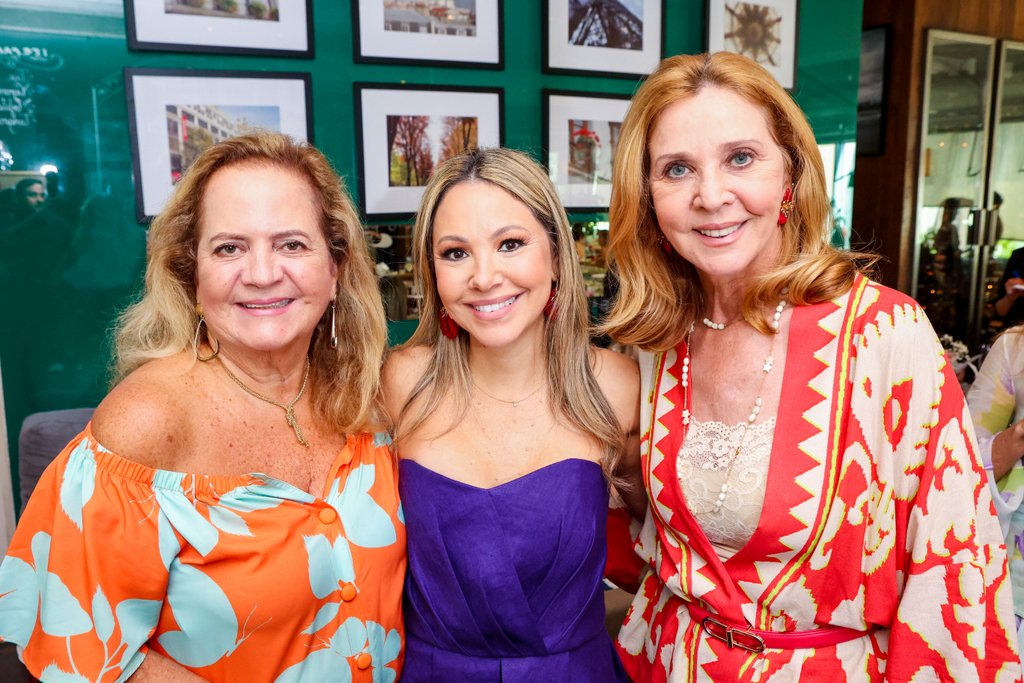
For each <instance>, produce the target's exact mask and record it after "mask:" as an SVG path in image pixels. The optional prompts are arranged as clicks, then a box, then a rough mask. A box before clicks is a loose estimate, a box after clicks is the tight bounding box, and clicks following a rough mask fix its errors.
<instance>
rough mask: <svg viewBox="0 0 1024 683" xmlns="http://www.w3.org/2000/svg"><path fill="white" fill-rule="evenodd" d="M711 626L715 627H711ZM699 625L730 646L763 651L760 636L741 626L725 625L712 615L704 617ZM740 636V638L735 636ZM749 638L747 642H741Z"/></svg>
mask: <svg viewBox="0 0 1024 683" xmlns="http://www.w3.org/2000/svg"><path fill="white" fill-rule="evenodd" d="M712 626H714V627H716V628H711V627H712ZM700 627H701V628H702V629H704V632H705V633H707V634H708V635H709V636H711V637H712V638H717V639H718V640H721V641H723V642H724V643H725V644H726V645H728V646H729V647H730V648H734V647H738V648H741V649H743V650H746V651H747V652H754V653H760V652H764V641H763V640H762V639H761V636H759V635H757V634H756V633H752V632H750V631H747V630H746V629H742V628H735V627H733V626H726V625H725V624H723V623H722V622H720V621H718V620H717V619H715V618H714V617H710V616H709V617H704V620H703V621H701V622H700ZM737 636H740V637H741V638H737ZM747 638H749V639H750V640H749V641H748V642H743V641H744V640H745V639H747Z"/></svg>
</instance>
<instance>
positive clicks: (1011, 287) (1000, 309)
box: [996, 277, 1024, 316]
mask: <svg viewBox="0 0 1024 683" xmlns="http://www.w3.org/2000/svg"><path fill="white" fill-rule="evenodd" d="M1004 288H1005V290H1006V291H1005V296H1004V297H1003V298H1001V299H1000V300H999V301H997V302H996V313H998V314H999V315H1000V316H1005V315H1006V314H1007V313H1009V312H1010V309H1011V308H1012V307H1013V304H1014V302H1016V301H1017V299H1018V298H1019V297H1020V296H1021V294H1024V279H1021V278H1019V277H1011V278H1010V279H1009V280H1007V281H1006V285H1005V287H1004Z"/></svg>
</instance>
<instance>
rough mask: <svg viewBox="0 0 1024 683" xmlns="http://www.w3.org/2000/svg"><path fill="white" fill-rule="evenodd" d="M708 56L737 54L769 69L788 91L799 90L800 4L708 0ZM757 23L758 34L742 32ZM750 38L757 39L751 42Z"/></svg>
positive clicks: (780, 0) (769, 0)
mask: <svg viewBox="0 0 1024 683" xmlns="http://www.w3.org/2000/svg"><path fill="white" fill-rule="evenodd" d="M707 16H708V31H707V51H708V52H723V51H727V52H736V53H738V54H741V55H743V56H745V57H750V58H751V59H753V60H754V61H756V62H757V63H758V64H760V65H761V66H763V67H764V68H766V69H767V70H768V71H769V72H770V73H771V75H772V76H774V77H775V80H777V81H778V82H779V84H780V85H781V86H782V87H783V88H785V89H786V90H793V89H795V88H796V66H797V39H798V38H799V26H800V3H799V1H798V0H708V3H707ZM750 22H754V23H755V24H759V25H758V27H757V28H758V30H757V31H743V30H741V29H742V28H744V27H745V26H746V25H748V24H750ZM748 36H757V41H756V42H752V41H751V40H750V39H749V38H748Z"/></svg>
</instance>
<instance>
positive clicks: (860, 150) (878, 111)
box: [857, 24, 892, 156]
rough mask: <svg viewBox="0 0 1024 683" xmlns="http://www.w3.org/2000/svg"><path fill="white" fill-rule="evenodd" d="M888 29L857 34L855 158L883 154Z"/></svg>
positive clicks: (886, 26) (874, 28) (884, 27)
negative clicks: (858, 55) (858, 78)
mask: <svg viewBox="0 0 1024 683" xmlns="http://www.w3.org/2000/svg"><path fill="white" fill-rule="evenodd" d="M891 33H892V27H891V26H889V25H888V24H886V25H882V26H872V27H869V28H866V29H864V30H863V31H861V40H860V80H859V81H858V84H857V156H879V155H881V154H883V153H884V152H885V110H886V106H887V104H888V101H889V92H888V90H889V77H888V75H889V60H890V55H889V40H890V34H891Z"/></svg>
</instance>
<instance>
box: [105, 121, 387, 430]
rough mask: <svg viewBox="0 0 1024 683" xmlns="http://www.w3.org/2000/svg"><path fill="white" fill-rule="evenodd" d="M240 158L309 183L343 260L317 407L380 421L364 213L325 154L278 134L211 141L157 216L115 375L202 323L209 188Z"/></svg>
mask: <svg viewBox="0 0 1024 683" xmlns="http://www.w3.org/2000/svg"><path fill="white" fill-rule="evenodd" d="M243 164H257V165H263V166H271V167H274V168H279V169H282V170H284V171H288V172H291V173H294V174H296V175H297V176H299V177H301V178H303V179H305V180H306V181H307V182H308V183H309V191H310V193H311V195H312V196H313V199H314V202H315V205H316V207H317V209H318V213H319V215H320V229H321V230H322V231H323V235H324V238H325V239H326V241H327V244H328V247H329V249H330V253H331V258H332V259H333V260H334V262H335V264H337V266H338V277H337V292H336V294H337V296H336V299H335V306H336V313H335V315H336V318H337V325H338V330H339V334H338V347H337V348H335V349H332V348H331V347H330V340H329V337H330V331H329V329H328V326H329V325H330V315H331V309H330V306H328V307H327V308H326V309H325V311H324V313H323V315H322V316H321V318H320V321H319V322H318V323H317V327H316V330H315V331H314V334H313V340H312V342H311V343H310V349H309V359H310V394H311V397H312V401H313V409H314V411H315V412H316V414H317V415H318V416H319V417H320V418H321V419H323V420H325V421H326V422H327V424H329V425H331V426H332V427H334V428H336V429H338V430H340V431H346V432H350V431H365V430H367V429H372V428H375V427H377V426H378V425H379V424H380V415H381V414H382V412H381V403H380V368H381V361H382V358H383V355H384V350H385V348H386V345H387V322H386V320H385V318H384V310H383V306H382V304H381V299H380V294H379V293H378V288H377V278H376V276H375V275H374V272H373V264H372V262H371V259H370V255H369V252H368V249H367V248H366V243H365V240H364V238H363V230H362V225H361V223H360V221H359V216H358V215H357V213H356V211H355V208H354V207H353V205H352V201H351V200H350V199H349V197H348V195H347V193H346V192H345V188H344V186H343V184H342V181H341V179H340V178H339V177H338V174H337V173H336V172H335V171H334V169H333V168H332V167H331V164H330V162H328V161H327V159H326V158H325V157H324V155H323V154H321V153H320V151H319V150H317V149H316V148H314V147H312V146H310V145H308V144H305V143H297V142H295V141H294V140H292V139H291V138H289V137H288V136H286V135H281V134H279V133H269V132H261V133H255V134H252V135H245V136H241V137H236V138H231V139H229V140H225V141H223V142H220V143H217V144H215V145H213V146H211V147H209V148H208V149H206V150H205V151H204V152H203V153H202V154H200V155H199V156H198V157H197V158H196V160H195V162H194V163H193V164H192V166H190V167H189V169H188V171H186V173H185V175H183V176H182V178H181V180H180V181H179V182H178V184H177V186H176V187H175V189H174V193H173V194H172V195H171V198H170V201H168V203H167V206H166V207H165V208H164V210H163V211H162V212H161V213H160V215H159V216H157V217H156V218H155V219H153V223H152V225H151V226H150V227H149V235H148V240H147V247H146V283H145V291H144V293H143V295H142V298H141V299H140V300H139V301H138V302H136V303H135V304H133V305H132V306H131V307H129V308H128V309H127V310H126V311H125V312H124V313H123V314H122V315H121V316H120V319H119V320H118V325H117V335H116V358H115V366H114V374H115V381H117V380H120V379H121V378H123V377H124V376H125V375H127V374H128V373H130V372H131V371H132V370H134V369H136V368H138V367H139V366H140V365H142V364H143V363H146V362H147V361H150V360H154V359H156V358H164V357H167V356H171V355H174V354H176V353H179V352H181V351H183V350H185V349H187V348H189V347H190V346H191V345H192V340H193V336H194V335H195V331H196V326H197V324H198V318H197V317H196V312H195V301H196V250H197V244H198V239H199V231H200V225H201V223H202V219H203V215H202V210H203V199H204V197H205V194H206V188H207V186H208V185H209V182H210V179H211V178H212V177H213V176H214V174H215V173H216V172H217V171H219V170H220V169H222V168H227V167H234V166H238V165H243ZM203 327H204V334H205V325H204V326H203Z"/></svg>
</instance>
